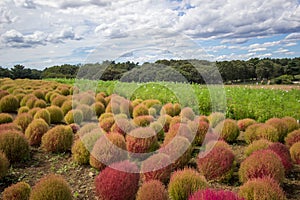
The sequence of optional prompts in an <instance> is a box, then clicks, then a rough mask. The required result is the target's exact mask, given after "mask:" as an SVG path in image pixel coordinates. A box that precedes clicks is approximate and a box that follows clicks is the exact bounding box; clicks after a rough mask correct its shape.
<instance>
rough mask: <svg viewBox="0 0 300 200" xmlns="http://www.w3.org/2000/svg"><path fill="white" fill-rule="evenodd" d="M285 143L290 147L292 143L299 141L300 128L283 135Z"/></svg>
mask: <svg viewBox="0 0 300 200" xmlns="http://www.w3.org/2000/svg"><path fill="white" fill-rule="evenodd" d="M284 140H285V144H286V146H287V147H289V148H290V147H291V146H293V144H294V143H296V142H300V129H298V130H294V131H293V132H291V133H289V134H288V135H287V136H286V137H285V139H284Z"/></svg>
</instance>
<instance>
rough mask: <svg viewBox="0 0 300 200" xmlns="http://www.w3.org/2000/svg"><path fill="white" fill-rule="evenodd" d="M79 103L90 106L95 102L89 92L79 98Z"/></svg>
mask: <svg viewBox="0 0 300 200" xmlns="http://www.w3.org/2000/svg"><path fill="white" fill-rule="evenodd" d="M79 103H80V104H85V105H89V106H90V105H92V104H93V103H95V97H94V96H92V95H90V94H85V95H83V96H82V97H81V98H80V100H79Z"/></svg>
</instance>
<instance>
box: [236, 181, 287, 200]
mask: <svg viewBox="0 0 300 200" xmlns="http://www.w3.org/2000/svg"><path fill="white" fill-rule="evenodd" d="M238 194H239V197H241V198H245V200H260V199H264V200H274V199H276V200H286V199H287V198H286V197H285V194H284V192H283V191H282V189H281V188H280V186H279V184H278V183H277V182H276V181H274V180H273V179H271V178H268V177H267V178H257V179H252V180H250V181H248V182H247V183H245V184H244V185H242V186H241V187H240V190H239V193H238Z"/></svg>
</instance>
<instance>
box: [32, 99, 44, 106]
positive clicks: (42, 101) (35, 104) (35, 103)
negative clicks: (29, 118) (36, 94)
mask: <svg viewBox="0 0 300 200" xmlns="http://www.w3.org/2000/svg"><path fill="white" fill-rule="evenodd" d="M33 107H39V108H46V107H47V104H46V102H45V101H44V100H42V99H38V100H36V101H35V102H34V105H33Z"/></svg>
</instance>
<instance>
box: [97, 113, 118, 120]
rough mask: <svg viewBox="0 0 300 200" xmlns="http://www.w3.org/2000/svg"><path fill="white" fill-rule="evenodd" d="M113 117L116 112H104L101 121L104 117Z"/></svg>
mask: <svg viewBox="0 0 300 200" xmlns="http://www.w3.org/2000/svg"><path fill="white" fill-rule="evenodd" d="M111 117H114V114H112V113H103V114H102V115H100V117H99V121H101V120H103V119H106V118H111Z"/></svg>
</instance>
